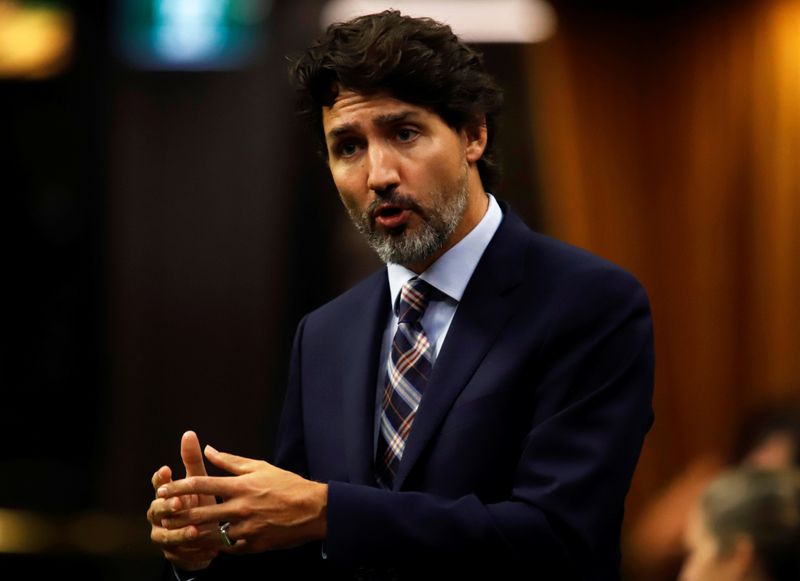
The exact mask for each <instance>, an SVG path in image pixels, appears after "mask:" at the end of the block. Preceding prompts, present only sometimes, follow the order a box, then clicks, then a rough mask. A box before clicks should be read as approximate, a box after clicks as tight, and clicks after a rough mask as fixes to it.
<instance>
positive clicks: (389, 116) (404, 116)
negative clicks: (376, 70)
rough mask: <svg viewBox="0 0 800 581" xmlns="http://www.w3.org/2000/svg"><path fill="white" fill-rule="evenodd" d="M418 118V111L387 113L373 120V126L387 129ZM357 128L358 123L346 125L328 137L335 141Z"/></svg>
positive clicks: (335, 129) (335, 128)
mask: <svg viewBox="0 0 800 581" xmlns="http://www.w3.org/2000/svg"><path fill="white" fill-rule="evenodd" d="M416 116H417V112H416V111H412V110H411V109H405V110H403V111H398V112H396V113H386V114H384V115H378V116H377V117H375V118H374V119H373V120H372V124H373V125H376V126H378V127H386V126H388V125H394V124H396V123H402V122H403V121H407V120H408V119H409V118H411V117H416ZM357 128H358V124H357V123H344V124H342V125H339V126H338V127H334V128H333V129H331V130H330V131H328V135H327V137H328V139H330V140H335V139H337V138H339V137H341V136H342V135H346V134H348V133H352V132H353V131H355V130H356V129H357Z"/></svg>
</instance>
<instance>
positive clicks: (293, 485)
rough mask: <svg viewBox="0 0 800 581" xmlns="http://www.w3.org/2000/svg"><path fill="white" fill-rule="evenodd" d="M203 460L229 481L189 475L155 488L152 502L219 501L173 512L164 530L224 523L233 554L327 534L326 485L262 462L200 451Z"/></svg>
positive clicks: (300, 542) (215, 452)
mask: <svg viewBox="0 0 800 581" xmlns="http://www.w3.org/2000/svg"><path fill="white" fill-rule="evenodd" d="M205 453H206V458H208V460H209V461H210V462H211V463H212V464H214V465H215V466H217V467H218V468H221V469H223V470H225V471H227V472H230V473H232V474H233V475H234V476H224V477H209V476H191V477H187V478H186V479H185V480H179V481H177V482H168V483H165V484H163V485H162V486H160V487H159V488H158V499H159V500H161V501H163V502H165V503H169V502H172V501H173V499H175V498H185V497H186V496H192V495H201V496H202V495H210V496H219V497H221V498H222V499H223V500H224V502H222V503H221V504H213V505H198V506H194V507H192V506H185V507H183V508H182V509H180V510H175V511H173V513H172V515H171V516H169V517H167V518H166V520H165V521H164V525H165V526H166V527H167V528H168V529H170V530H173V531H178V530H187V529H189V528H190V527H192V526H194V527H198V529H199V530H202V529H204V528H205V527H207V526H210V525H213V526H216V524H217V523H219V522H221V521H229V522H230V523H231V524H230V527H229V528H228V536H229V537H230V538H231V540H234V541H235V545H234V546H233V547H231V548H230V549H228V550H227V551H229V552H233V553H241V552H258V551H264V550H268V549H279V548H289V547H294V546H297V545H301V544H303V543H305V542H308V541H312V540H321V539H324V538H325V535H326V533H327V505H328V486H327V484H321V483H319V482H312V481H310V480H306V479H305V478H302V477H301V476H298V475H297V474H294V473H292V472H288V471H286V470H281V469H280V468H278V467H276V466H273V465H272V464H268V463H267V462H263V461H261V460H252V459H250V458H244V457H241V456H234V455H233V454H225V453H222V452H217V451H216V450H215V449H214V448H212V447H211V446H206V449H205Z"/></svg>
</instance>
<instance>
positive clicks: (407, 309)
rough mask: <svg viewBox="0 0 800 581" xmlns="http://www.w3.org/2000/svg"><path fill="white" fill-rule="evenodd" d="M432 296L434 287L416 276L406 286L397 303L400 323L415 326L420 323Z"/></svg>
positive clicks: (402, 289) (401, 290)
mask: <svg viewBox="0 0 800 581" xmlns="http://www.w3.org/2000/svg"><path fill="white" fill-rule="evenodd" d="M432 294H433V287H432V286H431V285H429V284H428V283H427V282H425V281H424V280H422V279H421V278H418V277H416V276H415V277H414V278H412V279H411V280H409V281H408V282H407V283H406V284H404V285H403V288H401V289H400V297H399V300H398V302H397V319H398V322H399V323H407V324H414V323H416V322H417V321H419V320H420V319H421V318H422V315H423V314H424V313H425V309H426V307H427V306H428V301H430V298H431V295H432Z"/></svg>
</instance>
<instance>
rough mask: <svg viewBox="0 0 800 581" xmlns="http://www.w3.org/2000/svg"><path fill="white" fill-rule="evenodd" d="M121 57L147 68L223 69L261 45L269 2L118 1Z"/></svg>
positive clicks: (243, 61)
mask: <svg viewBox="0 0 800 581" xmlns="http://www.w3.org/2000/svg"><path fill="white" fill-rule="evenodd" d="M121 1H122V10H120V11H119V14H120V21H119V23H118V24H119V27H118V28H119V41H120V46H121V51H122V56H123V58H124V59H125V60H127V61H128V62H130V63H131V64H133V65H135V66H138V67H141V68H148V69H227V68H236V67H239V66H242V65H243V64H246V63H247V62H248V61H249V60H251V59H252V58H253V57H254V55H255V54H256V53H257V52H258V50H259V49H260V48H261V46H262V42H261V41H262V40H263V36H264V23H265V21H266V19H267V17H268V16H269V13H270V12H271V10H272V1H271V0H146V1H145V0H121Z"/></svg>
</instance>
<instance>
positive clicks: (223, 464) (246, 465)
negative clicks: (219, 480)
mask: <svg viewBox="0 0 800 581" xmlns="http://www.w3.org/2000/svg"><path fill="white" fill-rule="evenodd" d="M205 452H206V458H208V459H209V461H210V462H211V463H212V464H213V465H214V466H216V467H217V468H222V469H223V470H225V471H227V472H230V473H231V474H236V475H237V476H238V475H240V474H247V473H249V472H254V471H255V470H256V469H257V467H258V464H259V461H258V460H253V459H251V458H245V457H244V456H236V455H235V454H227V453H225V452H218V451H217V450H215V449H214V448H213V447H211V446H208V445H206V449H205Z"/></svg>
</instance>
